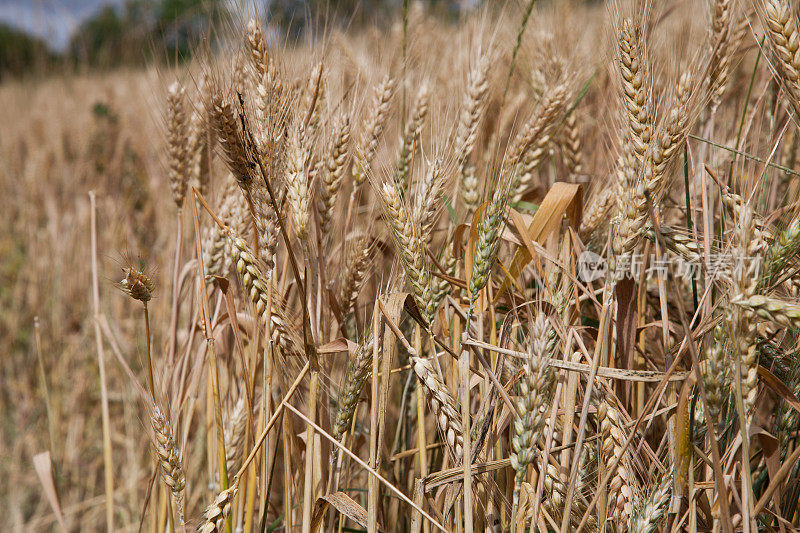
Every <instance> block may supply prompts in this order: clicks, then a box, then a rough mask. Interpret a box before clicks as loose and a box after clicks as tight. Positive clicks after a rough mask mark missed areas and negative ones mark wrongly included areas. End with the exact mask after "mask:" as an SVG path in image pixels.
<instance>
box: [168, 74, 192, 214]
mask: <svg viewBox="0 0 800 533" xmlns="http://www.w3.org/2000/svg"><path fill="white" fill-rule="evenodd" d="M188 134H189V132H188V123H187V122H186V111H185V109H184V90H183V87H181V85H180V84H179V83H178V82H177V81H176V82H174V83H173V84H172V85H170V86H169V88H168V89H167V154H168V155H169V187H170V189H171V190H172V199H173V200H174V201H175V205H177V206H178V209H180V208H181V207H183V200H184V198H185V197H186V181H187V178H188V174H187V171H188V167H189V147H188V140H189V139H188Z"/></svg>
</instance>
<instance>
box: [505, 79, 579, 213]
mask: <svg viewBox="0 0 800 533" xmlns="http://www.w3.org/2000/svg"><path fill="white" fill-rule="evenodd" d="M568 94H569V90H568V87H567V86H566V85H564V84H560V85H557V86H555V87H553V88H552V89H548V90H546V91H545V94H544V96H543V97H542V101H541V102H540V103H539V106H538V107H537V109H536V111H535V112H534V115H533V116H532V117H531V119H530V120H529V121H528V122H527V123H526V124H525V126H524V127H523V128H522V130H521V131H520V132H519V134H517V137H516V138H515V139H514V143H513V144H512V147H511V150H510V157H509V163H511V164H519V165H520V169H519V175H518V177H517V182H516V184H515V191H514V199H515V200H519V199H520V198H521V197H522V194H523V193H524V192H525V191H526V190H527V188H528V187H529V186H530V183H531V180H532V179H533V172H534V170H536V168H538V166H539V164H540V163H541V162H542V160H543V159H544V156H545V155H546V154H547V149H548V147H549V145H550V142H551V140H552V136H553V132H554V131H555V129H556V127H557V126H558V124H559V120H560V117H561V116H562V115H563V112H564V110H565V104H566V102H567V96H568Z"/></svg>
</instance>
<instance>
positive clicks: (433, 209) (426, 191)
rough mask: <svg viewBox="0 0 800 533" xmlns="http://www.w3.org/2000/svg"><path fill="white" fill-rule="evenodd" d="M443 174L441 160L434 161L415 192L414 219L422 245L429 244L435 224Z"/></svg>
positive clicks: (442, 184)
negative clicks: (417, 225)
mask: <svg viewBox="0 0 800 533" xmlns="http://www.w3.org/2000/svg"><path fill="white" fill-rule="evenodd" d="M443 173H444V172H443V169H442V160H441V159H435V160H434V161H433V162H432V163H431V165H430V167H429V168H428V171H427V172H426V173H425V178H424V179H423V180H422V182H421V183H420V188H419V190H418V191H417V196H416V198H415V200H416V203H415V204H414V218H415V219H416V220H417V223H418V224H419V234H420V238H421V239H422V242H423V243H429V242H430V240H431V230H432V229H433V225H434V223H435V222H436V214H437V213H438V209H437V206H438V203H439V199H440V195H441V192H442V189H443V188H444V176H443Z"/></svg>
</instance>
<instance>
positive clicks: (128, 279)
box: [117, 259, 156, 303]
mask: <svg viewBox="0 0 800 533" xmlns="http://www.w3.org/2000/svg"><path fill="white" fill-rule="evenodd" d="M122 272H123V273H124V274H125V277H124V278H122V281H120V282H119V283H117V287H118V288H119V290H121V291H122V292H124V293H125V294H127V295H128V296H130V297H131V298H133V299H134V300H139V301H140V302H143V303H146V302H149V301H150V299H151V298H152V297H153V292H154V291H155V289H156V285H155V283H154V282H153V279H152V277H151V274H150V273H149V272H148V271H147V270H146V268H145V265H144V262H143V261H142V260H141V259H140V260H139V268H136V267H134V266H127V267H124V268H123V269H122Z"/></svg>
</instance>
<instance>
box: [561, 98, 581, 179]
mask: <svg viewBox="0 0 800 533" xmlns="http://www.w3.org/2000/svg"><path fill="white" fill-rule="evenodd" d="M560 141H561V142H560V146H561V155H562V157H563V158H564V166H565V167H566V168H567V172H569V176H570V179H571V180H572V181H573V182H574V181H576V180H577V179H578V177H579V176H580V175H581V174H583V164H582V160H583V149H582V147H581V135H580V126H579V125H578V114H577V113H576V112H575V110H574V109H573V110H572V111H570V112H569V113H568V114H567V117H566V118H565V119H564V127H563V128H562V129H561V138H560Z"/></svg>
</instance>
